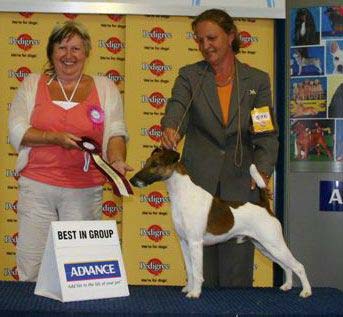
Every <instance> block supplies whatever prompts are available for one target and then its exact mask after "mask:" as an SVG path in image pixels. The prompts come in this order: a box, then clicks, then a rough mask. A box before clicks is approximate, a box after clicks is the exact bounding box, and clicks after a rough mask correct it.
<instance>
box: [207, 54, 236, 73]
mask: <svg viewBox="0 0 343 317" xmlns="http://www.w3.org/2000/svg"><path fill="white" fill-rule="evenodd" d="M212 68H213V70H214V73H215V75H216V76H224V77H228V76H230V75H232V74H233V73H234V72H235V60H234V57H232V58H231V57H230V58H226V59H225V60H224V61H222V62H221V63H219V64H217V65H212Z"/></svg>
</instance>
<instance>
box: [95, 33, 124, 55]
mask: <svg viewBox="0 0 343 317" xmlns="http://www.w3.org/2000/svg"><path fill="white" fill-rule="evenodd" d="M98 46H99V47H100V48H106V49H107V50H108V51H109V52H111V53H112V54H118V53H119V52H120V51H121V50H122V49H123V48H125V44H124V43H122V42H121V41H120V40H119V39H118V38H117V37H110V38H109V39H108V40H107V41H104V40H99V42H98Z"/></svg>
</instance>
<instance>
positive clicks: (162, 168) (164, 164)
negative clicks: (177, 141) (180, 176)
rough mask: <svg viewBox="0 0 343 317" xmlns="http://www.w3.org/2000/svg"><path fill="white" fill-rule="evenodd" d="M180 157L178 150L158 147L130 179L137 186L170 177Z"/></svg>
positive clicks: (143, 185)
mask: <svg viewBox="0 0 343 317" xmlns="http://www.w3.org/2000/svg"><path fill="white" fill-rule="evenodd" d="M179 158H180V154H179V153H178V152H175V151H173V150H167V149H160V148H156V149H155V150H154V151H152V153H151V155H150V157H149V158H148V159H147V161H146V163H145V165H144V167H143V168H142V169H141V170H140V171H139V172H137V173H136V174H135V175H134V176H133V177H132V178H131V179H130V183H131V184H132V185H133V186H136V187H145V186H148V185H150V184H152V183H155V182H158V181H164V180H166V179H168V178H169V177H170V176H171V175H172V174H173V172H174V170H175V168H176V165H177V162H178V161H179Z"/></svg>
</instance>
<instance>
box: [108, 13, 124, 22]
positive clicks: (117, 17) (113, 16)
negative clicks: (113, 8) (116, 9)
mask: <svg viewBox="0 0 343 317" xmlns="http://www.w3.org/2000/svg"><path fill="white" fill-rule="evenodd" d="M107 16H108V17H109V18H110V19H111V20H112V21H114V22H119V21H120V20H121V19H122V18H123V16H122V15H119V14H107Z"/></svg>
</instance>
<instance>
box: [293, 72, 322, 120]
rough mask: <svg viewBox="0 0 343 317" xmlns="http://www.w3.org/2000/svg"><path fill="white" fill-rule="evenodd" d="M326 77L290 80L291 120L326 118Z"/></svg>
mask: <svg viewBox="0 0 343 317" xmlns="http://www.w3.org/2000/svg"><path fill="white" fill-rule="evenodd" d="M326 84H327V83H326V77H308V78H292V79H291V86H290V116H291V118H326V110H327V105H326V96H327V88H326Z"/></svg>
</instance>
